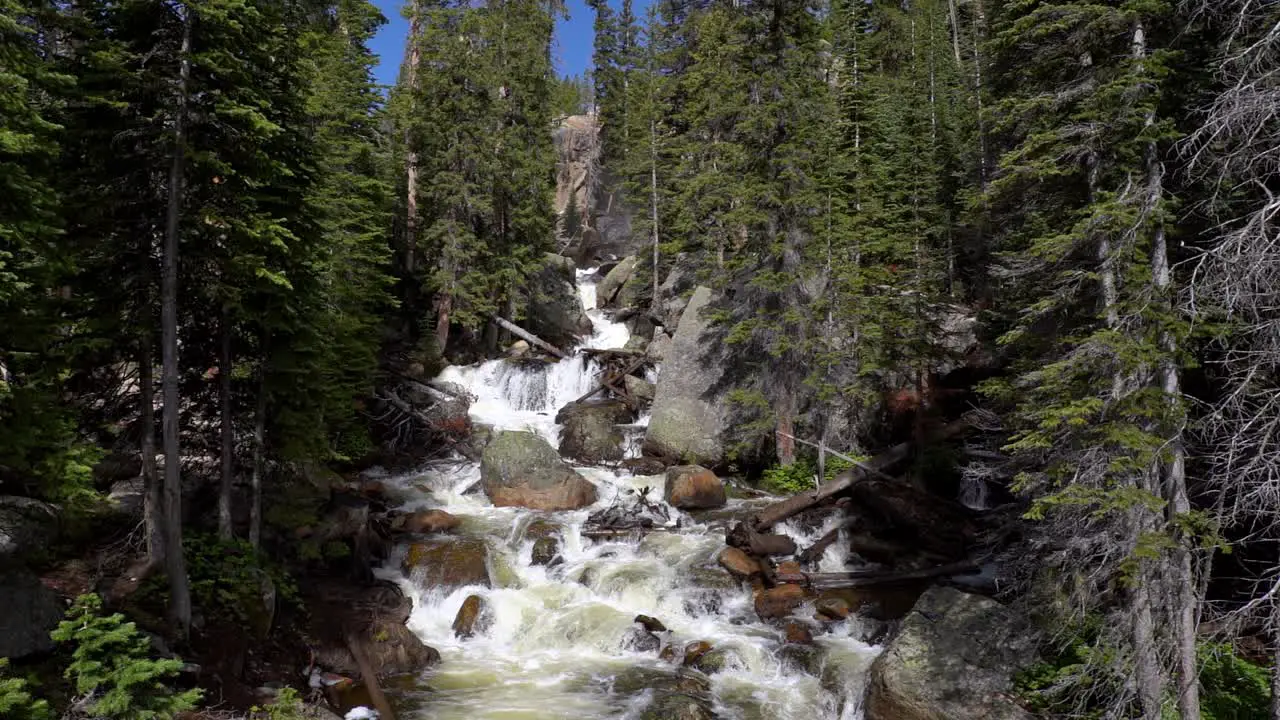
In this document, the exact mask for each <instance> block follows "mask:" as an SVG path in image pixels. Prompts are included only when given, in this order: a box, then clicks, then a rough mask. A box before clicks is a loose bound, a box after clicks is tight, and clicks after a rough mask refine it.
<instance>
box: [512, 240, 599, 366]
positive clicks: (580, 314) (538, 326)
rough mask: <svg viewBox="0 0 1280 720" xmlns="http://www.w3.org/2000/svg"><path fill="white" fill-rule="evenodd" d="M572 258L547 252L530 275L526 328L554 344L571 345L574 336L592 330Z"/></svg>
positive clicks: (588, 333) (589, 332) (573, 341)
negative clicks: (543, 262)
mask: <svg viewBox="0 0 1280 720" xmlns="http://www.w3.org/2000/svg"><path fill="white" fill-rule="evenodd" d="M575 280H576V278H575V276H574V267H573V261H572V260H570V259H569V258H566V257H563V256H561V255H556V254H553V253H547V254H546V259H545V264H544V265H543V267H542V269H541V270H540V271H539V272H538V273H537V274H536V275H534V276H533V278H532V282H531V284H530V292H529V311H528V313H527V314H526V320H524V321H523V322H522V324H523V325H524V326H525V329H526V330H528V331H529V332H531V333H533V334H534V335H537V336H538V337H540V338H542V339H543V340H546V341H547V342H549V343H551V344H552V345H555V346H557V347H561V348H564V347H570V346H572V345H573V344H574V343H575V342H576V340H577V338H580V337H583V336H586V335H590V334H591V330H592V328H591V319H590V318H588V317H587V313H586V310H585V308H583V307H582V300H581V299H579V297H578V289H577V286H576V285H575Z"/></svg>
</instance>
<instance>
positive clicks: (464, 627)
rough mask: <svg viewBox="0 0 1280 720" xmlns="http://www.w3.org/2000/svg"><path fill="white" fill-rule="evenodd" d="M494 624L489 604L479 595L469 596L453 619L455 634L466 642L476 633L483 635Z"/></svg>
mask: <svg viewBox="0 0 1280 720" xmlns="http://www.w3.org/2000/svg"><path fill="white" fill-rule="evenodd" d="M492 622H493V619H492V616H491V615H490V613H489V604H488V603H487V602H486V601H485V599H484V598H483V597H480V596H479V595H468V596H467V599H466V600H463V601H462V607H460V608H458V614H457V615H456V616H455V617H454V618H453V634H454V635H455V636H456V637H459V638H462V639H464V640H465V639H467V638H469V637H472V636H474V635H475V634H476V633H481V634H483V633H484V632H485V631H486V630H488V629H489V626H490V625H491V624H492Z"/></svg>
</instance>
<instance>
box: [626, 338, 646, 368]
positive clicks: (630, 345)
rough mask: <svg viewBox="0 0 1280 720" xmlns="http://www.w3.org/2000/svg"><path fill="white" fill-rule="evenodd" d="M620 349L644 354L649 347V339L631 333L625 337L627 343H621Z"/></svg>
mask: <svg viewBox="0 0 1280 720" xmlns="http://www.w3.org/2000/svg"><path fill="white" fill-rule="evenodd" d="M622 349H623V350H626V351H627V352H633V353H636V354H637V355H644V354H645V352H646V351H647V350H648V349H649V341H648V340H646V339H644V338H642V337H640V336H639V335H632V336H631V337H629V338H627V344H626V345H623V346H622ZM627 377H632V376H630V375H628V376H627Z"/></svg>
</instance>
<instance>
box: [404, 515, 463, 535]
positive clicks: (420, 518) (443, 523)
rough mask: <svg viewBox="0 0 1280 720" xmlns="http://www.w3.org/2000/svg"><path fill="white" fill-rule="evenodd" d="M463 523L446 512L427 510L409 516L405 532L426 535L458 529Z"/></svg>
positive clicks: (405, 522) (405, 523)
mask: <svg viewBox="0 0 1280 720" xmlns="http://www.w3.org/2000/svg"><path fill="white" fill-rule="evenodd" d="M461 524H462V521H461V520H459V519H458V518H456V517H454V516H453V515H450V514H449V513H447V512H445V511H444V510H425V511H422V512H416V513H414V514H412V515H410V516H408V517H407V518H406V519H405V521H404V530H405V532H409V533H415V534H420V535H425V534H428V533H442V532H448V531H450V530H454V529H456V528H457V527H458V526H459V525H461Z"/></svg>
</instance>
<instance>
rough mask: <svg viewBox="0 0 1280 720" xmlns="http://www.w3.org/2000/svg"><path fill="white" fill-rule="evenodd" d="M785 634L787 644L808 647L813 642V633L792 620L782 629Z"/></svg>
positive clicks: (805, 626) (807, 627)
mask: <svg viewBox="0 0 1280 720" xmlns="http://www.w3.org/2000/svg"><path fill="white" fill-rule="evenodd" d="M783 632H784V633H786V638H787V642H789V643H792V644H795V645H808V644H809V643H811V642H813V631H811V630H810V629H809V626H808V625H806V624H805V623H802V622H800V621H799V620H792V621H791V622H789V623H787V625H786V627H784V628H783Z"/></svg>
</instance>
